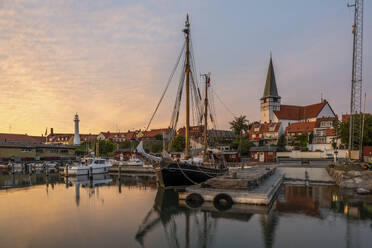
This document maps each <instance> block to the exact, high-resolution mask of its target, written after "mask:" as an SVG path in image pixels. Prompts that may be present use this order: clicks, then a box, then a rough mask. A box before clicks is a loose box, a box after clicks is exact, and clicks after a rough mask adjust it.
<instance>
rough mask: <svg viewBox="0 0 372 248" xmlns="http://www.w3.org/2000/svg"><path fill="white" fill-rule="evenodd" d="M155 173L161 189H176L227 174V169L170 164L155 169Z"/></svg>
mask: <svg viewBox="0 0 372 248" xmlns="http://www.w3.org/2000/svg"><path fill="white" fill-rule="evenodd" d="M155 172H156V176H157V180H158V183H159V185H160V186H161V187H163V188H176V187H185V186H189V185H194V184H199V183H202V182H205V181H207V180H208V179H211V178H214V177H217V176H222V175H224V174H225V173H226V172H227V169H226V168H225V169H217V168H210V167H203V166H197V165H190V164H187V163H179V164H177V163H170V164H167V165H165V166H161V167H156V168H155Z"/></svg>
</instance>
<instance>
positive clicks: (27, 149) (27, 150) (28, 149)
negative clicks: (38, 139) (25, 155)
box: [22, 148, 32, 152]
mask: <svg viewBox="0 0 372 248" xmlns="http://www.w3.org/2000/svg"><path fill="white" fill-rule="evenodd" d="M22 152H32V149H30V148H22Z"/></svg>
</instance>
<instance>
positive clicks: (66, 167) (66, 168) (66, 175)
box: [65, 164, 68, 177]
mask: <svg viewBox="0 0 372 248" xmlns="http://www.w3.org/2000/svg"><path fill="white" fill-rule="evenodd" d="M65 177H68V164H66V166H65Z"/></svg>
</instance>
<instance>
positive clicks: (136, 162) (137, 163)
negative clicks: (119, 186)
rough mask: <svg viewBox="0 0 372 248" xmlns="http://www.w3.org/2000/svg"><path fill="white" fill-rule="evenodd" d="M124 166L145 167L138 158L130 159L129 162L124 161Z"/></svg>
mask: <svg viewBox="0 0 372 248" xmlns="http://www.w3.org/2000/svg"><path fill="white" fill-rule="evenodd" d="M123 164H124V165H126V166H143V162H142V160H140V159H138V158H130V159H128V160H127V161H124V162H123Z"/></svg>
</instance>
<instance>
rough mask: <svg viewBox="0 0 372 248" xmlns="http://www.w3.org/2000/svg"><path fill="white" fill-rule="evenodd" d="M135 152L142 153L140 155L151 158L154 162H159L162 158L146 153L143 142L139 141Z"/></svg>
mask: <svg viewBox="0 0 372 248" xmlns="http://www.w3.org/2000/svg"><path fill="white" fill-rule="evenodd" d="M136 150H137V152H138V153H140V154H142V156H144V157H146V158H148V159H150V160H152V161H155V162H160V161H161V160H162V158H159V157H156V156H153V155H151V154H148V153H146V151H145V149H143V142H142V141H141V142H140V143H139V144H138V146H137V148H136Z"/></svg>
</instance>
